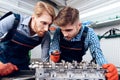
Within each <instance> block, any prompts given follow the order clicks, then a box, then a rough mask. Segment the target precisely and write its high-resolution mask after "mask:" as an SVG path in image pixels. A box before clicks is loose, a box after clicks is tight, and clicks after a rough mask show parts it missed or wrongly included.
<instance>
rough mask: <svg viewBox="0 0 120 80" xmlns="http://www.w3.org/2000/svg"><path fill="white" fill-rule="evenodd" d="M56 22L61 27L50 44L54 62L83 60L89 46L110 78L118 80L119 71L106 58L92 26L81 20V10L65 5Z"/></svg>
mask: <svg viewBox="0 0 120 80" xmlns="http://www.w3.org/2000/svg"><path fill="white" fill-rule="evenodd" d="M54 24H56V25H57V26H59V28H58V29H57V30H56V32H55V33H54V37H53V41H52V43H51V46H50V51H49V54H50V59H51V61H53V62H60V61H61V60H64V61H67V62H72V61H73V60H74V61H77V62H81V61H82V57H83V55H85V53H86V51H87V50H88V48H90V52H91V55H92V57H93V58H95V60H96V62H97V63H98V64H99V65H101V66H102V67H103V68H104V69H107V73H106V77H107V79H108V80H118V72H117V69H116V67H115V66H114V65H113V64H108V63H107V61H106V60H105V58H104V56H103V54H102V51H101V49H100V44H99V40H98V37H97V36H96V34H95V32H94V31H93V29H92V28H90V27H87V26H85V25H82V24H81V23H80V21H79V11H78V10H77V9H75V8H71V7H65V8H63V9H62V10H60V12H59V13H58V15H57V16H56V18H55V20H54Z"/></svg>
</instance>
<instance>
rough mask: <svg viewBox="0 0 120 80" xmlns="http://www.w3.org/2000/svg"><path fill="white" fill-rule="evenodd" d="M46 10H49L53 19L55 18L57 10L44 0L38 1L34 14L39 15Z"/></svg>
mask: <svg viewBox="0 0 120 80" xmlns="http://www.w3.org/2000/svg"><path fill="white" fill-rule="evenodd" d="M44 11H47V12H48V14H49V15H50V16H51V17H52V20H53V19H54V18H55V10H54V8H53V6H51V5H50V4H48V3H45V2H42V1H39V2H37V4H36V5H35V7H34V15H36V16H37V17H39V16H40V15H41V14H42V13H43V12H44Z"/></svg>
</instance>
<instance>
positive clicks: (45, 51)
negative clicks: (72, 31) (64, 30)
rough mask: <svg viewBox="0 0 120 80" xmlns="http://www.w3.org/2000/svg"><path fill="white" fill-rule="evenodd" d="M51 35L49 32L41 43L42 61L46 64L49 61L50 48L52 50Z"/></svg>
mask: <svg viewBox="0 0 120 80" xmlns="http://www.w3.org/2000/svg"><path fill="white" fill-rule="evenodd" d="M50 42H51V38H50V34H49V32H47V33H46V34H45V36H44V38H43V40H42V42H41V60H42V61H43V62H46V61H48V60H49V48H50Z"/></svg>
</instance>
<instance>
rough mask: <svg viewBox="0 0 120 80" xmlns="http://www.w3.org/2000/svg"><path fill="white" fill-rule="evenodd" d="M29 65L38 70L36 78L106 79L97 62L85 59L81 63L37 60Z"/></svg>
mask: <svg viewBox="0 0 120 80" xmlns="http://www.w3.org/2000/svg"><path fill="white" fill-rule="evenodd" d="M29 67H30V68H31V69H35V71H36V72H35V77H36V79H35V80H106V79H105V75H104V73H105V70H104V69H102V68H101V67H100V66H98V65H97V64H95V63H88V62H85V61H82V62H80V63H78V62H76V61H73V62H72V63H69V62H65V61H62V62H61V63H53V62H38V61H35V62H32V63H31V65H30V66H29Z"/></svg>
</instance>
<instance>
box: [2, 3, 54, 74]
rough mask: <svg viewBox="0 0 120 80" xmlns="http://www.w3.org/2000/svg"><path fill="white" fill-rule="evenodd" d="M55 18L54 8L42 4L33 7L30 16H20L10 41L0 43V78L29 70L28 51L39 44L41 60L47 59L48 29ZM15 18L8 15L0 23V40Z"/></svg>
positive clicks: (11, 26) (10, 27)
mask: <svg viewBox="0 0 120 80" xmlns="http://www.w3.org/2000/svg"><path fill="white" fill-rule="evenodd" d="M54 17H55V11H54V8H53V7H52V6H51V5H49V4H47V3H44V2H38V3H37V4H36V5H35V8H34V13H33V15H32V16H23V15H20V22H19V25H18V26H17V29H15V30H14V31H13V32H12V33H11V35H12V36H11V35H8V36H9V37H11V39H10V40H4V38H3V39H1V42H0V76H5V75H8V74H10V73H12V72H13V71H16V70H18V69H19V70H26V69H29V68H28V65H29V62H30V58H29V55H28V52H29V50H31V49H33V48H34V47H35V46H37V45H39V44H41V46H42V47H41V48H42V52H41V55H42V57H41V59H42V60H43V61H46V60H47V59H48V49H49V43H50V35H49V33H48V28H49V26H50V25H51V24H52V22H53V19H54ZM14 20H15V16H14V15H13V14H12V15H9V16H8V17H6V18H4V19H2V20H1V21H0V38H2V36H3V35H5V33H7V32H9V30H10V29H12V28H13V23H14Z"/></svg>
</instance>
